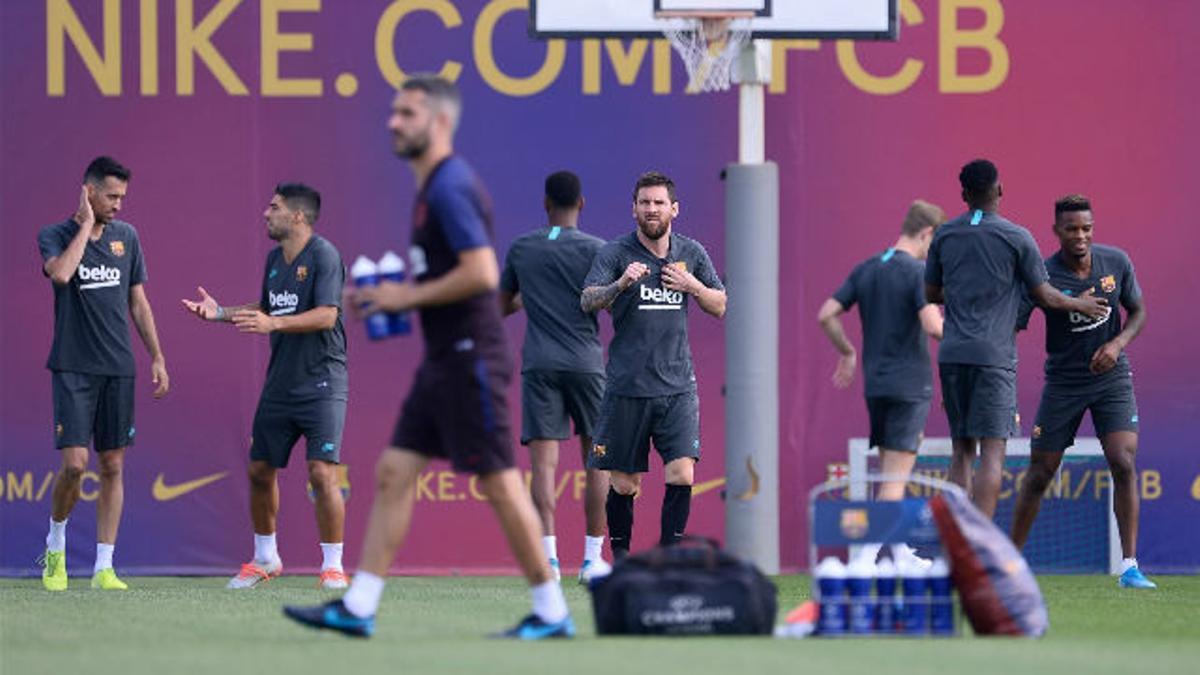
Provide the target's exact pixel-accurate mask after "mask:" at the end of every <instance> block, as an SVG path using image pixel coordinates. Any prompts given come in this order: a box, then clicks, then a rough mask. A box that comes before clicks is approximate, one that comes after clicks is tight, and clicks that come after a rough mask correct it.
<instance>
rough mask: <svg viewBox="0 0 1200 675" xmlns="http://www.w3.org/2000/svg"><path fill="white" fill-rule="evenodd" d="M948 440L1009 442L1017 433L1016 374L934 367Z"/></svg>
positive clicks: (970, 367)
mask: <svg viewBox="0 0 1200 675" xmlns="http://www.w3.org/2000/svg"><path fill="white" fill-rule="evenodd" d="M938 374H939V376H940V377H941V380H942V400H943V402H944V403H945V405H946V417H947V418H948V419H949V420H950V437H951V438H1009V437H1011V436H1014V435H1016V432H1017V372H1016V371H1015V370H1008V369H1006V368H997V367H995V366H975V365H967V364H962V363H942V364H939V365H938Z"/></svg>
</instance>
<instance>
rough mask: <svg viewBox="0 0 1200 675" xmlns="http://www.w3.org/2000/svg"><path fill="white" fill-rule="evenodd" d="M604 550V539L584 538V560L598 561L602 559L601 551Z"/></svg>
mask: <svg viewBox="0 0 1200 675" xmlns="http://www.w3.org/2000/svg"><path fill="white" fill-rule="evenodd" d="M603 549H604V537H584V538H583V559H584V560H596V559H597V558H599V557H600V551H602V550H603Z"/></svg>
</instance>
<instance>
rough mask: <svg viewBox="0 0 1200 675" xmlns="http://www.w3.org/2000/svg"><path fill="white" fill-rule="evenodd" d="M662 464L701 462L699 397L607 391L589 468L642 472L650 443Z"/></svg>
mask: <svg viewBox="0 0 1200 675" xmlns="http://www.w3.org/2000/svg"><path fill="white" fill-rule="evenodd" d="M651 442H653V443H654V449H655V450H657V451H658V454H659V456H660V457H662V461H663V464H666V463H668V462H671V461H673V460H676V459H679V458H681V457H692V458H694V459H697V460H699V459H700V397H699V396H697V394H696V392H694V391H690V392H685V393H682V394H672V395H670V396H658V397H655V398H631V397H627V396H616V395H613V394H609V393H607V392H605V394H604V400H603V401H602V402H601V403H600V422H599V424H597V426H596V438H595V445H594V446H593V448H592V454H591V456H590V457H588V467H589V468H592V469H605V470H612V471H621V472H624V473H645V472H647V471H649V470H650V443H651Z"/></svg>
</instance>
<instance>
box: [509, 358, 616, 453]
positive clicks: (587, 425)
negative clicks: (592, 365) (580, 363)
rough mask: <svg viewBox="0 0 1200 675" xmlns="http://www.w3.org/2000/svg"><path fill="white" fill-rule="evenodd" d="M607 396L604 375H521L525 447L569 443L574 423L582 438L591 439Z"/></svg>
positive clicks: (541, 372)
mask: <svg viewBox="0 0 1200 675" xmlns="http://www.w3.org/2000/svg"><path fill="white" fill-rule="evenodd" d="M603 396H604V374H603V373H579V372H575V371H571V370H527V371H525V372H523V373H521V444H522V445H528V444H529V441H533V440H558V441H562V440H566V439H568V438H570V437H571V423H572V422H574V424H575V433H576V434H577V435H579V436H589V437H590V436H591V435H592V434H593V433H594V432H595V429H596V416H597V415H598V414H599V413H600V399H601V398H602V397H603Z"/></svg>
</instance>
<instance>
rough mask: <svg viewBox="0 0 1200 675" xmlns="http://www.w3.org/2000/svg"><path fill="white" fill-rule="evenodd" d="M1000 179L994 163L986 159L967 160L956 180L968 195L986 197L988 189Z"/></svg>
mask: <svg viewBox="0 0 1200 675" xmlns="http://www.w3.org/2000/svg"><path fill="white" fill-rule="evenodd" d="M999 180H1000V171H999V170H998V169H996V165H995V164H992V163H991V162H990V161H988V160H986V159H977V160H974V161H972V162H968V163H967V165H966V166H964V167H963V168H962V171H959V172H958V182H959V183H961V184H962V189H963V192H966V193H967V196H969V197H986V196H987V193H988V191H989V190H991V189H992V187H993V186H995V185H996V183H997V182H999Z"/></svg>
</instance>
